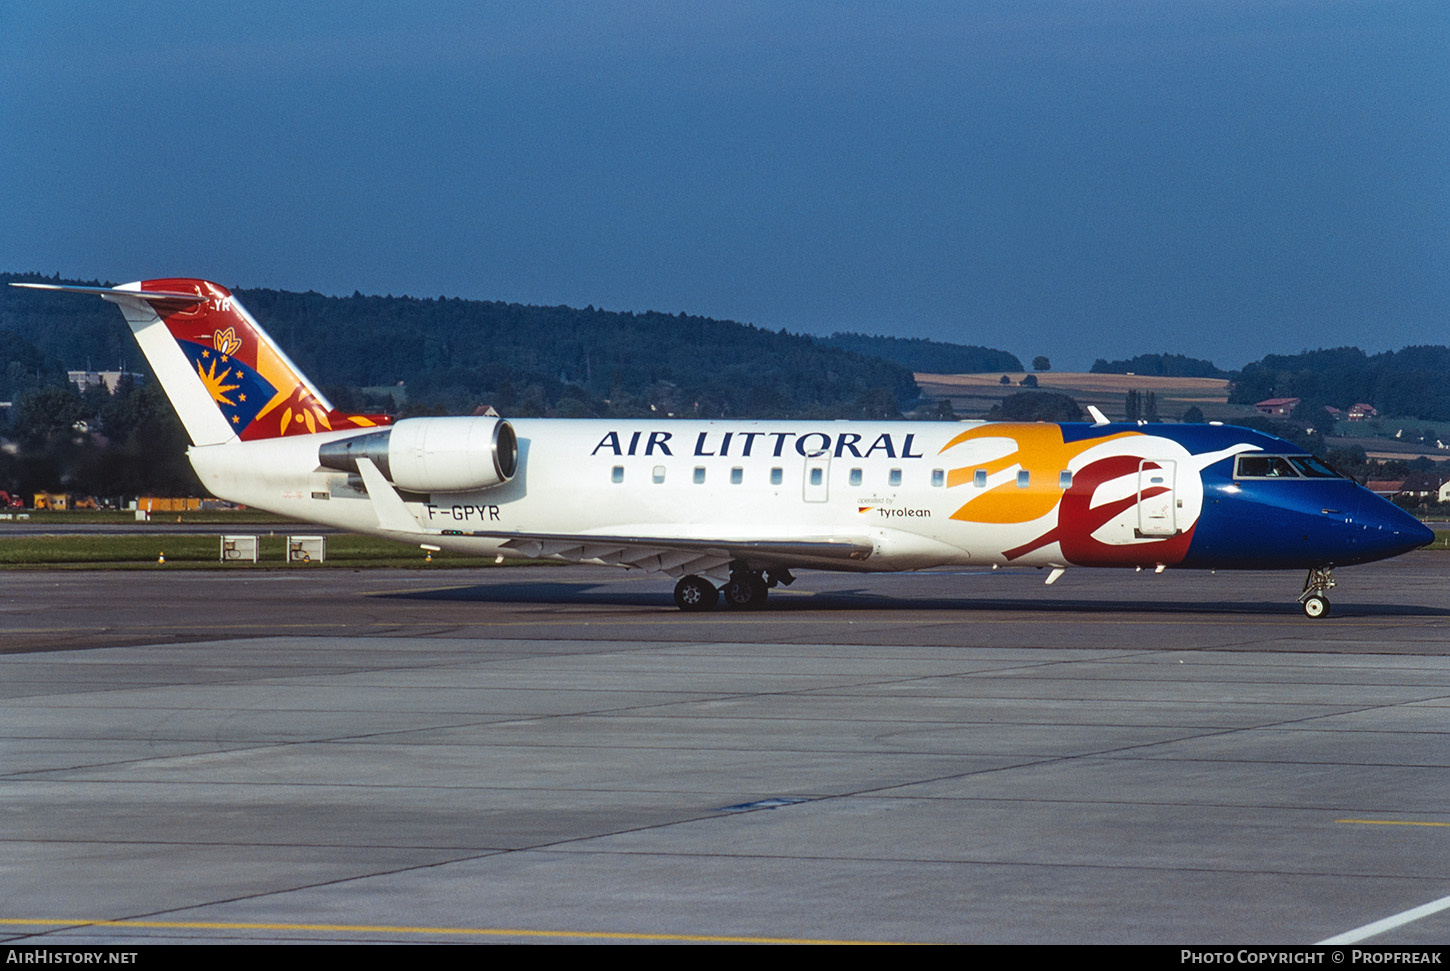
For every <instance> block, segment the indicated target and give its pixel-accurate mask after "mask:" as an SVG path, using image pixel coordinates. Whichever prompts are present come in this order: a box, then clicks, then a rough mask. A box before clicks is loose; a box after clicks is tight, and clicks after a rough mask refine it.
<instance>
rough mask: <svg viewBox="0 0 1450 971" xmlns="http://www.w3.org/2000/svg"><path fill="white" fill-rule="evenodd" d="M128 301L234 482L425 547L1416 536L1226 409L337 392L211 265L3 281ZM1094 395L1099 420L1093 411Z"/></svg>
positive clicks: (1314, 561)
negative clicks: (843, 415) (584, 416)
mask: <svg viewBox="0 0 1450 971" xmlns="http://www.w3.org/2000/svg"><path fill="white" fill-rule="evenodd" d="M15 285H16V286H29V287H35V288H38V289H46V290H69V291H76V292H81V293H91V294H98V295H100V296H101V297H103V298H104V299H106V300H109V301H110V302H112V303H115V304H117V305H119V306H120V308H121V312H122V313H123V314H124V315H125V317H126V320H127V322H128V323H129V324H130V325H131V330H132V331H133V332H134V333H135V335H136V340H137V341H138V342H139V343H140V345H141V349H142V351H143V352H144V353H145V355H146V359H147V360H148V361H149V362H150V364H151V367H152V369H153V370H154V371H155V372H156V376H157V378H158V379H159V380H160V381H161V384H162V387H163V388H164V389H165V391H166V394H167V396H168V397H169V398H170V399H171V403H172V405H173V406H175V408H176V411H177V413H178V414H179V415H180V417H181V421H182V423H183V424H184V425H185V427H186V431H187V434H188V435H189V436H190V437H191V443H192V444H191V448H190V450H189V451H188V453H187V454H188V456H189V457H190V459H191V464H192V466H193V467H194V468H195V469H196V472H197V474H198V475H199V476H200V477H201V481H202V482H203V483H204V484H205V485H206V487H207V488H208V489H210V490H211V491H212V492H213V493H214V494H216V495H217V496H219V497H221V498H223V499H229V500H231V501H233V502H239V503H245V504H246V505H249V506H255V507H257V508H259V509H266V510H270V511H272V512H276V513H281V514H283V515H286V516H292V517H295V518H297V519H301V520H308V521H312V522H317V523H325V524H327V525H329V526H336V527H339V528H342V529H347V530H352V531H356V532H363V533H372V534H375V535H378V536H386V537H390V538H393V539H399V540H405V541H409V542H416V543H418V544H419V545H421V546H423V547H424V548H427V549H447V550H456V551H458V552H460V553H473V554H480V555H488V556H503V557H523V558H549V559H557V560H566V561H571V562H580V563H599V564H609V565H614V566H622V567H632V568H638V569H644V570H654V571H658V572H662V573H666V574H669V575H671V576H674V577H677V578H678V582H677V583H676V585H675V602H676V604H678V605H679V607H680V608H681V609H683V610H708V609H710V608H712V607H714V606H715V604H716V603H717V602H718V601H719V600H720V599H721V598H722V597H723V599H724V601H725V602H726V604H728V605H730V606H733V607H737V608H752V607H759V606H761V605H762V604H763V603H764V602H765V599H766V593H767V591H768V590H769V588H771V587H773V586H775V585H776V584H777V583H787V584H788V583H790V582H792V580H793V579H794V578H793V577H792V575H791V571H792V570H795V569H804V568H810V569H821V570H852V571H860V572H878V571H893V570H919V569H925V568H928V567H938V566H950V565H956V566H962V565H973V566H984V567H985V566H990V567H993V568H995V567H998V566H1035V567H1044V568H1048V569H1050V571H1051V572H1050V573H1049V575H1048V580H1047V582H1048V583H1051V582H1052V581H1053V580H1055V579H1057V577H1059V576H1060V575H1061V573H1062V571H1063V570H1066V569H1067V568H1069V567H1073V566H1115V567H1137V568H1140V569H1141V568H1145V567H1146V568H1151V569H1155V570H1163V569H1165V568H1168V567H1182V568H1191V569H1254V570H1263V569H1284V570H1307V571H1308V577H1307V579H1306V580H1305V583H1304V589H1303V593H1302V594H1301V596H1300V597H1299V600H1300V603H1302V604H1303V608H1304V612H1305V613H1306V614H1307V615H1308V616H1310V617H1322V616H1324V615H1325V614H1326V613H1327V612H1328V611H1329V601H1328V600H1327V599H1326V598H1325V596H1324V594H1325V592H1326V591H1327V590H1329V589H1330V588H1331V587H1333V586H1334V579H1333V573H1332V571H1333V568H1334V567H1336V566H1346V565H1349V564H1354V563H1368V562H1370V561H1372V560H1379V559H1384V558H1385V557H1390V556H1394V555H1396V554H1398V553H1404V552H1406V551H1408V550H1413V549H1415V548H1416V547H1419V546H1423V545H1425V544H1426V543H1429V542H1430V541H1431V540H1433V539H1434V534H1433V533H1432V532H1431V531H1430V530H1429V529H1427V528H1426V527H1425V526H1424V525H1423V524H1421V523H1420V522H1419V521H1417V520H1416V519H1414V518H1413V517H1412V516H1410V515H1408V514H1407V513H1405V512H1403V511H1401V510H1400V509H1398V508H1396V507H1395V506H1393V505H1391V504H1390V503H1388V502H1386V501H1384V500H1383V499H1380V498H1379V497H1377V496H1375V495H1374V494H1373V493H1371V492H1369V491H1367V490H1365V489H1363V488H1361V487H1360V486H1358V485H1356V484H1355V483H1354V482H1352V481H1350V480H1348V479H1345V478H1343V477H1341V476H1340V475H1338V474H1336V473H1335V472H1333V471H1331V470H1330V469H1329V468H1327V467H1326V466H1325V465H1324V464H1323V463H1321V462H1320V461H1319V460H1317V459H1315V458H1314V457H1312V456H1310V455H1307V454H1305V453H1304V451H1303V450H1302V449H1300V448H1298V447H1296V446H1294V445H1291V444H1290V443H1288V442H1286V441H1283V440H1281V439H1278V438H1274V437H1272V436H1269V435H1264V434H1260V433H1259V432H1255V431H1249V430H1247V429H1243V428H1234V427H1231V426H1226V425H1220V424H1209V425H1139V424H1113V423H1109V422H1108V421H1106V420H1100V421H1098V422H1097V423H1096V424H1047V423H1042V422H1038V423H1026V424H1016V423H960V424H957V423H937V422H839V421H838V422H820V421H790V422H750V421H654V420H649V421H624V420H620V421H615V420H608V419H606V420H581V421H576V420H563V419H518V420H516V421H507V420H504V419H501V418H408V419H404V420H402V421H398V422H396V423H394V422H392V421H391V419H389V418H387V417H386V416H382V415H354V414H345V413H342V412H339V411H338V410H337V409H335V408H333V407H332V406H331V405H330V404H329V403H328V402H327V400H326V399H325V398H324V397H323V396H322V394H321V393H320V392H318V390H317V388H315V387H314V386H313V385H312V383H311V382H309V381H308V380H307V378H306V377H305V376H303V374H302V373H301V372H300V371H299V370H298V369H297V368H296V366H294V365H293V364H292V362H291V361H290V360H288V358H287V355H286V354H284V353H283V352H282V350H281V349H280V348H279V347H277V346H276V344H274V343H273V342H272V340H271V339H270V338H269V337H268V336H267V333H266V331H264V330H263V329H262V327H261V326H260V325H259V324H258V323H257V322H256V321H255V320H253V319H252V317H251V315H249V314H248V313H247V312H246V311H245V310H244V309H242V307H241V305H240V304H239V303H238V302H237V301H236V300H235V299H234V298H233V297H232V295H231V294H230V293H229V292H228V291H227V290H226V289H225V288H223V287H221V286H218V285H217V284H215V283H208V282H206V281H204V280H190V279H170V280H146V281H144V282H141V283H131V284H127V285H125V286H121V287H115V288H108V287H72V286H58V285H51V284H38V283H32V284H24V283H19V284H15ZM1099 417H1100V416H1099Z"/></svg>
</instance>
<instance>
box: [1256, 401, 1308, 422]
mask: <svg viewBox="0 0 1450 971" xmlns="http://www.w3.org/2000/svg"><path fill="white" fill-rule="evenodd" d="M1297 407H1299V399H1298V398H1265V399H1264V400H1263V401H1260V402H1259V403H1258V404H1256V405H1254V409H1255V410H1256V411H1258V413H1259V414H1261V415H1268V416H1269V417H1270V418H1282V417H1287V416H1289V415H1291V414H1293V412H1294V409H1295V408H1297Z"/></svg>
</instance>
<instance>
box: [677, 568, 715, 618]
mask: <svg viewBox="0 0 1450 971" xmlns="http://www.w3.org/2000/svg"><path fill="white" fill-rule="evenodd" d="M719 600H720V591H718V590H716V589H715V584H713V583H711V582H710V581H709V580H706V579H705V578H704V577H697V576H688V577H681V578H680V582H679V583H677V584H675V606H676V607H679V608H680V609H681V610H686V611H691V612H694V611H701V610H709V609H710V608H711V607H714V606H715V604H716V603H717V602H718V601H719Z"/></svg>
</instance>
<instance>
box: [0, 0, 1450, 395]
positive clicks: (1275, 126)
mask: <svg viewBox="0 0 1450 971" xmlns="http://www.w3.org/2000/svg"><path fill="white" fill-rule="evenodd" d="M1447 163H1450V4H1445V3H1443V2H1438V0H1437V2H1417V3H1396V2H1389V0H1374V2H1371V0H1332V2H1331V0H1290V2H1273V0H1254V2H1234V0H1176V2H1122V0H1103V2H1068V0H1061V2H1052V3H1033V2H1013V3H985V2H960V3H934V2H920V3H908V4H873V3H831V2H802V3H779V2H753V0H739V2H731V3H709V2H704V3H697V4H689V5H687V4H679V3H663V2H617V3H610V2H551V0H530V2H522V3H495V4H488V3H443V2H428V0H423V2H418V3H413V4H408V5H402V4H395V3H374V2H356V3H316V4H308V3H297V2H289V3H272V2H253V3H247V4H238V5H235V6H234V7H233V8H231V9H228V10H220V11H219V10H215V9H211V8H210V7H209V6H204V5H200V4H193V3H177V2H169V0H156V2H150V3H139V2H138V3H126V2H109V3H101V2H94V0H76V2H63V0H60V2H36V3H12V4H5V5H4V6H3V7H0V173H3V174H4V177H3V179H0V269H8V270H39V271H42V272H45V273H53V272H60V273H62V274H64V275H67V276H77V277H84V278H106V279H112V280H130V279H138V278H144V277H155V276H165V275H196V276H206V277H210V278H212V279H216V280H218V281H219V282H222V283H224V284H226V285H229V286H238V287H277V288H285V289H297V290H307V289H314V290H319V291H321V292H324V293H345V294H346V293H352V292H353V291H354V290H361V291H363V292H364V293H393V294H399V293H409V294H413V295H415V296H436V295H439V294H447V295H450V296H465V297H477V298H483V299H495V300H510V301H520V302H524V303H536V304H570V305H574V306H584V305H587V304H592V305H594V306H596V307H603V308H607V309H613V310H651V309H652V310H663V311H668V312H675V311H679V310H684V311H688V312H690V313H699V314H706V315H709V316H715V317H723V318H731V319H736V320H741V321H745V322H749V323H754V324H757V325H759V326H762V327H766V328H770V329H778V328H782V327H784V328H787V329H789V330H793V331H807V332H813V333H829V332H831V331H834V330H857V331H866V332H870V333H885V334H896V335H900V336H920V337H932V338H935V339H939V340H949V341H956V342H961V343H976V344H986V345H989V346H994V347H1000V348H1003V349H1006V350H1010V351H1012V352H1014V353H1016V354H1018V355H1019V356H1021V357H1023V358H1024V359H1025V358H1030V357H1032V356H1034V355H1037V354H1047V355H1048V356H1050V357H1051V358H1052V359H1053V363H1054V365H1055V366H1056V367H1057V368H1058V369H1068V368H1085V367H1086V366H1087V365H1088V364H1090V363H1091V361H1092V359H1093V358H1094V357H1098V356H1105V357H1124V356H1129V355H1132V354H1137V353H1143V352H1155V351H1163V350H1169V351H1174V352H1179V353H1186V354H1190V355H1192V356H1200V357H1209V358H1211V359H1213V360H1214V361H1215V362H1217V363H1218V364H1220V365H1221V366H1228V367H1236V366H1239V365H1242V364H1243V363H1245V362H1246V361H1249V360H1253V359H1257V358H1259V357H1261V356H1262V355H1264V354H1266V353H1292V352H1295V351H1298V350H1300V349H1302V348H1310V347H1319V346H1337V345H1343V344H1356V345H1359V346H1363V347H1366V348H1367V349H1370V350H1382V349H1387V348H1397V347H1400V346H1404V345H1406V344H1417V343H1436V344H1444V343H1450V326H1447V325H1450V164H1447ZM485 339H486V335H485Z"/></svg>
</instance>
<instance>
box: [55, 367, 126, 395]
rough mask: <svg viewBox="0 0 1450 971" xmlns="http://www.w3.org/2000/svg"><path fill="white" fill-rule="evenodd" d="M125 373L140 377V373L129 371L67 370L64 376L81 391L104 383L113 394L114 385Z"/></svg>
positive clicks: (114, 391) (117, 383) (119, 381)
mask: <svg viewBox="0 0 1450 971" xmlns="http://www.w3.org/2000/svg"><path fill="white" fill-rule="evenodd" d="M127 374H130V375H131V377H133V378H137V379H139V378H140V377H141V375H139V374H134V373H132V372H130V371H67V372H66V378H67V380H69V381H70V383H71V384H74V385H75V386H76V387H77V388H79V389H80V390H81V392H82V393H84V392H85V390H86V389H87V388H94V387H96V386H97V385H104V386H105V388H106V390H107V391H109V392H110V393H111V394H115V393H116V386H117V385H119V384H120V383H121V378H122V377H123V376H124V375H127Z"/></svg>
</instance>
